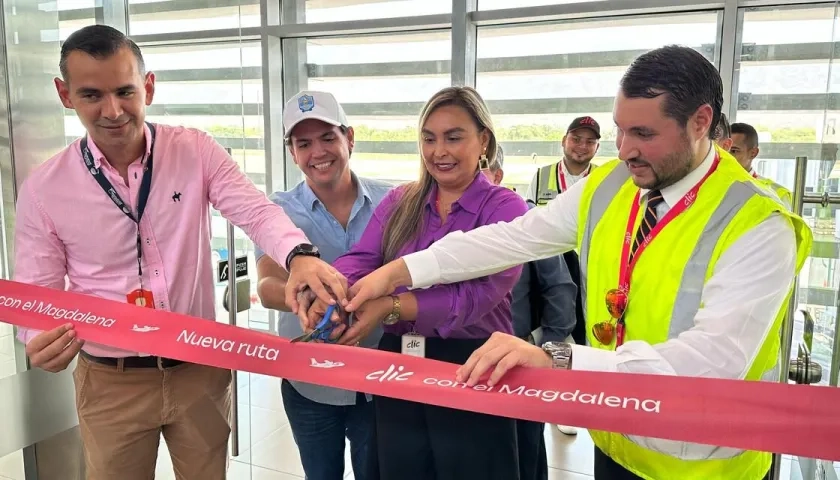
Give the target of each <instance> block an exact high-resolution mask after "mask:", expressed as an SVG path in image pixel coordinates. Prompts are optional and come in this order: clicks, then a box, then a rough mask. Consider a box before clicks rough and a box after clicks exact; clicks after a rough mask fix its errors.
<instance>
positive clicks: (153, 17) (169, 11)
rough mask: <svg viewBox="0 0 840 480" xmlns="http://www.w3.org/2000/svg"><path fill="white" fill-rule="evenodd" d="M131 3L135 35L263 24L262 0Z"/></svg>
mask: <svg viewBox="0 0 840 480" xmlns="http://www.w3.org/2000/svg"><path fill="white" fill-rule="evenodd" d="M277 1H279V0H277ZM128 4H129V9H128V11H129V15H130V18H131V30H130V31H131V35H149V34H159V33H173V32H195V31H204V30H219V29H230V28H244V27H258V26H260V2H259V0H128Z"/></svg>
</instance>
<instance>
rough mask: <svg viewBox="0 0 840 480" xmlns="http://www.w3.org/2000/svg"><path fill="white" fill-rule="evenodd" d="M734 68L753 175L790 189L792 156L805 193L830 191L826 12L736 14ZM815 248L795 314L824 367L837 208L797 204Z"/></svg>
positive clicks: (838, 136)
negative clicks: (802, 171) (807, 318)
mask: <svg viewBox="0 0 840 480" xmlns="http://www.w3.org/2000/svg"><path fill="white" fill-rule="evenodd" d="M743 19H744V22H743V28H742V33H741V55H740V59H739V62H738V68H737V76H736V79H737V84H736V85H737V89H738V90H737V99H738V104H737V115H736V118H735V121H737V122H744V123H747V124H750V125H752V126H753V127H755V129H756V130H757V131H758V136H759V148H760V152H759V155H758V157H757V158H756V159H755V160H754V161H753V168H754V169H755V170H756V172H757V173H758V174H759V175H762V176H765V177H768V178H771V179H773V180H774V181H776V182H777V183H779V184H781V185H784V186H786V187H787V188H789V189H792V188H793V179H794V169H795V162H794V158H795V157H796V156H806V157H808V159H809V162H808V171H807V177H806V182H805V189H806V192H819V193H823V192H837V180H836V178H837V177H838V174H837V173H835V170H836V168H835V164H836V160H837V144H838V143H839V142H840V132H837V131H836V130H837V127H838V125H837V120H838V118H840V111H839V110H840V107H838V106H837V105H836V98H835V97H836V96H837V94H838V93H840V77H839V76H838V73H837V71H836V63H835V61H834V58H833V52H834V51H836V47H837V37H836V33H835V31H836V28H837V26H838V25H840V24H838V20H837V18H836V17H835V9H834V7H833V6H825V7H823V6H817V7H815V6H805V7H802V6H800V7H786V8H765V9H751V10H746V11H744V12H743ZM803 216H804V217H805V218H806V220H807V221H808V222H809V224H810V225H811V227H812V228H813V230H814V235H815V245H814V249H813V250H812V254H811V257H810V258H809V260H808V262H806V264H805V267H804V268H803V270H802V272H801V274H800V277H799V297H798V300H799V308H800V309H803V310H806V311H807V312H808V313H809V314H810V315H811V317H812V318H813V319H814V322H815V325H814V335H813V352H812V354H813V358H814V360H816V361H817V362H818V363H819V364H820V365H822V367H823V369H824V371H825V372H826V375H823V379H822V382H821V383H822V384H827V383H828V375H827V371H828V368H829V367H830V365H831V349H832V344H833V341H834V335H835V332H834V324H835V320H836V316H837V307H836V301H837V299H836V297H837V293H836V292H837V288H838V285H840V273H838V268H837V267H838V253H840V252H838V248H837V247H838V236H840V231H838V229H837V225H838V224H837V221H836V219H837V207H836V206H829V207H822V206H819V205H805V206H804V208H803ZM803 318H804V317H803V316H802V315H797V316H796V322H795V324H794V337H793V338H794V344H793V345H794V348H793V351H794V354H795V352H796V345H797V344H798V342H800V341H801V340H802V333H803V328H804V326H803Z"/></svg>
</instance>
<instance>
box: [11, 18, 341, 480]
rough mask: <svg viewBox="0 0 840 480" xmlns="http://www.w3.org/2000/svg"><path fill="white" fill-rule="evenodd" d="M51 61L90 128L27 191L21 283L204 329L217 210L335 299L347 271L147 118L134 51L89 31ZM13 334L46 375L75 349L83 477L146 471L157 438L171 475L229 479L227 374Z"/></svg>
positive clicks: (68, 338) (204, 151) (227, 173)
mask: <svg viewBox="0 0 840 480" xmlns="http://www.w3.org/2000/svg"><path fill="white" fill-rule="evenodd" d="M60 66H61V74H62V78H57V79H56V80H55V83H56V88H57V90H58V94H59V97H60V98H61V102H62V103H63V104H64V106H65V107H67V108H72V109H74V110H75V111H76V113H77V115H78V116H79V119H80V120H81V121H82V123H83V124H84V126H85V129H86V130H87V132H88V134H87V135H86V136H85V137H84V138H82V139H80V140H77V141H76V142H74V143H73V144H72V145H70V146H68V147H67V148H65V149H64V150H63V151H61V152H59V153H58V154H57V155H55V156H54V157H53V158H51V159H49V160H48V161H47V162H45V163H44V164H43V165H41V166H40V167H38V168H37V169H36V170H35V171H34V172H33V173H32V174H31V175H30V176H29V177H28V178H27V179H26V181H25V182H24V183H23V185H22V186H21V190H20V192H19V196H18V202H17V226H16V237H15V247H16V248H15V252H16V257H15V280H17V281H19V282H24V283H30V284H36V285H41V286H46V287H52V288H56V289H65V288H66V289H67V290H69V291H73V292H78V293H81V294H87V295H95V296H98V297H103V298H107V299H111V300H115V301H119V302H129V303H132V304H136V305H138V306H141V307H147V308H156V309H160V310H169V311H173V312H178V313H182V314H187V315H191V316H196V317H201V318H206V319H208V320H210V321H213V320H215V304H214V303H215V302H214V284H213V274H212V262H211V251H210V227H209V225H210V206H211V205H212V206H213V207H215V208H216V209H217V210H218V211H220V212H221V213H222V215H223V216H224V217H225V218H227V219H228V220H230V221H231V222H232V223H234V224H235V225H237V226H239V227H240V228H242V229H243V230H244V231H245V232H246V233H247V234H248V236H249V237H250V238H251V239H253V240H254V242H255V243H256V244H257V245H259V246H260V247H261V249H263V250H264V251H265V252H266V253H267V254H268V255H269V256H271V257H272V258H273V259H274V260H275V261H276V262H277V263H278V264H280V265H283V266H285V268H286V269H287V270H288V271H289V273H290V279H289V283H290V284H292V287H291V288H292V291H298V290H301V289H302V288H304V287H305V286H308V287H311V288H312V290H313V291H315V292H317V293H318V294H319V296H321V297H322V298H323V299H324V300H326V301H329V300H330V298H331V295H329V294H328V292H327V289H331V290H332V291H333V293H334V295H335V298H336V299H343V298H344V296H345V291H346V281H345V280H344V279H343V277H341V276H340V275H339V274H337V272H336V270H335V269H334V268H332V267H331V266H329V265H328V264H326V263H324V262H322V261H321V260H320V258H319V254H318V250H317V249H316V248H315V247H313V246H312V245H310V244H309V243H308V240H307V238H306V236H305V235H304V234H303V232H302V231H301V230H299V229H298V228H297V227H295V225H294V224H293V223H292V222H291V220H289V218H288V217H287V216H286V214H285V213H284V212H283V210H282V209H281V208H280V207H279V206H277V205H275V204H274V203H272V202H270V201H269V200H268V199H267V198H266V196H265V195H264V194H263V193H262V192H260V191H259V190H257V188H256V187H254V185H253V184H252V183H251V181H250V180H249V179H248V178H247V177H246V176H245V175H244V174H243V173H242V172H241V171H240V169H239V167H238V165H237V164H236V163H235V162H234V161H233V160H232V159H231V158H230V157H229V156H228V155H227V153H226V152H225V150H224V149H223V148H222V147H221V146H220V145H219V144H218V143H216V142H215V141H214V140H213V138H212V137H210V136H209V135H207V134H206V133H203V132H201V131H198V130H194V129H190V128H184V127H172V126H167V125H160V124H154V125H153V124H150V123H146V122H145V107H146V106H148V105H150V104H151V103H152V98H153V96H154V88H155V85H154V80H155V77H154V74H152V73H146V72H145V67H144V63H143V57H142V55H141V52H140V49H139V48H138V47H137V45H136V44H135V43H134V42H132V41H131V40H129V39H128V38H126V37H125V36H124V35H123V34H122V33H120V32H119V31H117V30H115V29H113V28H111V27H107V26H104V25H95V26H91V27H86V28H83V29H81V30H79V31H77V32H76V33H74V34H72V35H71V36H70V37H69V38H68V39H67V40H66V41H65V42H64V45H63V46H62V49H61V63H60ZM18 338H19V339H20V340H21V341H23V342H25V343H26V352H27V355H28V356H29V359H30V361H31V364H32V365H33V366H34V367H39V368H43V369H44V370H48V371H51V372H58V371H61V370H64V369H65V368H67V366H68V365H69V363H70V362H71V361H72V360H73V359H74V358H76V356H77V354H79V355H78V357H79V359H78V362H77V366H76V370H75V371H74V373H73V375H74V380H75V385H76V403H77V410H78V414H79V426H80V429H81V434H82V440H83V443H84V446H85V465H86V469H87V478H90V479H96V480H117V479H119V480H123V479H125V480H133V479H138V480H140V479H148V478H152V477H153V476H154V471H155V463H156V459H157V451H158V445H159V442H160V436H161V434H162V435H163V437H164V438H165V440H166V443H167V446H168V447H169V451H170V454H171V457H172V463H173V466H174V468H175V472H176V475H177V477H178V478H179V479H184V480H199V479H200V480H213V479H223V478H225V475H226V467H227V459H228V456H227V444H228V438H229V435H230V424H229V415H230V401H231V400H230V382H231V372H230V371H229V370H222V369H218V368H212V367H206V366H201V365H195V364H189V363H184V362H180V361H175V360H172V359H166V358H159V357H153V356H149V355H148V354H145V353H143V352H127V351H121V350H117V349H114V348H110V347H107V346H104V345H95V344H91V343H85V342H84V339H82V338H78V337H77V336H76V333H75V331H74V330H73V327H72V325H69V324H68V325H62V326H57V328H55V329H53V330H50V331H47V332H36V331H30V330H23V329H22V330H20V331H19V334H18ZM80 352H81V353H80Z"/></svg>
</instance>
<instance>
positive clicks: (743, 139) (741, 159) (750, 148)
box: [729, 123, 793, 208]
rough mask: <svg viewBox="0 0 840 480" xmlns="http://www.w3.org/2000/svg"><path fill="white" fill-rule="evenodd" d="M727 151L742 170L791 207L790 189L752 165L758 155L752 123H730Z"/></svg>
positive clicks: (756, 136) (755, 133)
mask: <svg viewBox="0 0 840 480" xmlns="http://www.w3.org/2000/svg"><path fill="white" fill-rule="evenodd" d="M729 153H731V154H732V156H733V157H735V159H736V160H738V163H740V164H741V166H742V167H744V170H746V171H748V172H750V175H752V176H753V177H754V178H755V179H756V180H758V183H761V184H762V185H765V186H766V187H767V188H769V189H770V190H772V191H774V192H776V195H778V196H779V198H780V199H782V202H783V203H784V204H785V205H787V207H788V208H791V205H792V204H793V194H791V192H790V190H788V189H787V188H785V187H783V186H782V185H779V184H778V183H776V182H774V181H773V180H771V179H769V178H766V177H762V176H760V175H759V174H758V173H757V172H756V171H755V168H754V167H753V161H754V160H755V158H756V157H758V153H759V148H758V132H757V131H756V130H755V128H753V126H752V125H749V124H746V123H733V124H732V145H731V147H730V149H729Z"/></svg>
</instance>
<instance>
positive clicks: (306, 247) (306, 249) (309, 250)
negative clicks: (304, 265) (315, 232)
mask: <svg viewBox="0 0 840 480" xmlns="http://www.w3.org/2000/svg"><path fill="white" fill-rule="evenodd" d="M297 250H298V251H299V252H300V253H303V254H313V253H318V247H316V246H315V245H310V244H308V243H302V244H300V245H298V246H297Z"/></svg>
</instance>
